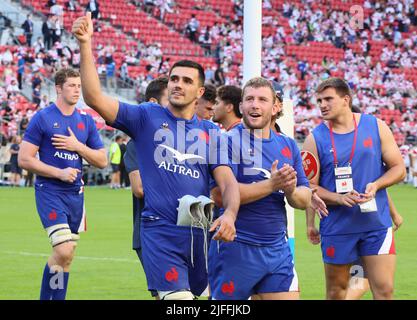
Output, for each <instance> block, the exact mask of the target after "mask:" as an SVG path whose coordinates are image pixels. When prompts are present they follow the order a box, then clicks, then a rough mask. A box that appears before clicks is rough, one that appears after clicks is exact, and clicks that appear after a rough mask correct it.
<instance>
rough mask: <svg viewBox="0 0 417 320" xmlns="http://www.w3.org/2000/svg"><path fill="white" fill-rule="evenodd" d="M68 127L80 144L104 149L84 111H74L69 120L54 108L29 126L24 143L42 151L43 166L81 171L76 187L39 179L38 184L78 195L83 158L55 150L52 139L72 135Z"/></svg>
mask: <svg viewBox="0 0 417 320" xmlns="http://www.w3.org/2000/svg"><path fill="white" fill-rule="evenodd" d="M68 127H70V128H71V130H72V131H73V132H74V134H75V136H76V137H77V139H78V141H80V142H81V143H83V144H85V145H87V146H88V147H90V148H91V149H96V150H97V149H101V148H103V147H104V146H103V142H102V141H101V138H100V135H99V133H98V131H97V128H96V125H95V123H94V120H93V118H92V117H91V116H90V115H88V114H86V113H85V112H84V111H81V110H78V109H75V111H74V112H73V113H72V115H69V116H66V115H63V114H62V113H61V111H60V110H59V109H58V108H57V106H56V105H55V104H51V105H50V106H48V107H46V108H44V109H42V110H40V111H38V112H37V113H36V114H35V115H34V116H33V118H32V120H31V121H30V122H29V125H28V128H27V129H26V132H25V135H24V137H23V140H24V141H27V142H30V143H32V144H34V145H36V146H38V147H39V159H40V160H41V161H42V162H44V163H46V164H48V165H50V166H53V167H56V168H60V169H65V168H67V167H71V168H75V169H79V170H80V171H81V172H80V173H79V174H78V176H77V179H76V180H75V182H73V183H68V182H63V181H61V180H59V179H53V178H47V177H42V176H39V175H38V176H37V178H36V184H43V186H44V187H47V188H51V189H53V190H64V191H65V190H69V191H78V190H79V189H80V187H81V186H82V185H83V182H82V180H81V179H82V158H81V157H80V155H79V154H78V153H76V152H73V151H68V150H62V149H56V148H55V147H54V146H53V144H52V140H51V138H52V137H53V136H54V134H61V135H66V136H69V135H70V134H69V131H68Z"/></svg>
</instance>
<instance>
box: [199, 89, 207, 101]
mask: <svg viewBox="0 0 417 320" xmlns="http://www.w3.org/2000/svg"><path fill="white" fill-rule="evenodd" d="M204 91H206V89H205V88H204V87H200V88H198V94H197V99H200V98H201V97H202V96H203V94H204Z"/></svg>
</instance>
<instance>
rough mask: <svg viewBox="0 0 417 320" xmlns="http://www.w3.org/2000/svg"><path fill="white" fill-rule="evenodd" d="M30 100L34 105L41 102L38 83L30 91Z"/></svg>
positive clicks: (37, 105)
mask: <svg viewBox="0 0 417 320" xmlns="http://www.w3.org/2000/svg"><path fill="white" fill-rule="evenodd" d="M32 102H33V103H34V104H35V105H36V107H39V105H40V103H41V85H40V84H38V85H37V86H36V87H35V88H34V89H33V92H32Z"/></svg>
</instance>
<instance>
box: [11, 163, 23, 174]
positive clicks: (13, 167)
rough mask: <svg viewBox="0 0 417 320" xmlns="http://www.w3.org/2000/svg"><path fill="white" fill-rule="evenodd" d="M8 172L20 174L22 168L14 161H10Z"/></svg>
mask: <svg viewBox="0 0 417 320" xmlns="http://www.w3.org/2000/svg"><path fill="white" fill-rule="evenodd" d="M10 172H11V173H17V174H20V175H21V174H22V169H21V168H20V167H19V165H18V164H17V163H15V162H11V163H10Z"/></svg>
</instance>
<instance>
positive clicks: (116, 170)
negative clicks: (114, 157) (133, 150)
mask: <svg viewBox="0 0 417 320" xmlns="http://www.w3.org/2000/svg"><path fill="white" fill-rule="evenodd" d="M111 169H112V170H113V173H116V172H119V171H120V165H119V164H114V163H112V164H111Z"/></svg>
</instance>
